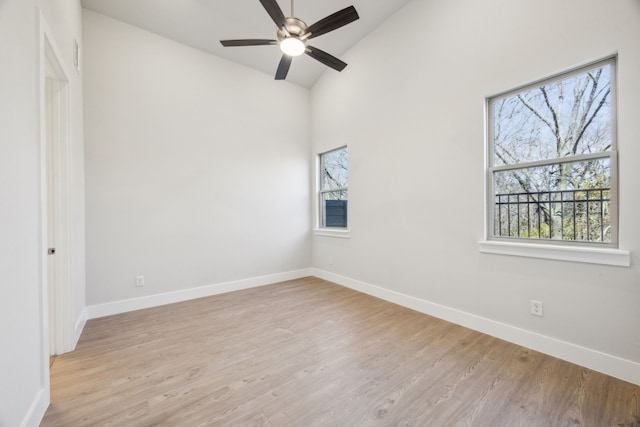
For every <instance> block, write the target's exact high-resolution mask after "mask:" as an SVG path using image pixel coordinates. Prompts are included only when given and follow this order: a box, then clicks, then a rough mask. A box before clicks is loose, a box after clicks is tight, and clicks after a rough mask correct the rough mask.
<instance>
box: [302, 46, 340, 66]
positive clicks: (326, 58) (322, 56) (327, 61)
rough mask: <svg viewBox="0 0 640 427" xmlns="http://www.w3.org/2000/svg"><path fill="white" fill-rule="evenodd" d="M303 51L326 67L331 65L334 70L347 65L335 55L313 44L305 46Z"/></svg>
mask: <svg viewBox="0 0 640 427" xmlns="http://www.w3.org/2000/svg"><path fill="white" fill-rule="evenodd" d="M305 53H306V54H307V55H309V56H310V57H312V58H313V59H315V60H316V61H320V62H322V63H323V64H324V65H326V66H327V67H331V68H333V69H334V70H336V71H342V70H344V67H346V66H347V63H346V62H343V61H341V60H339V59H338V58H336V57H335V56H333V55H330V54H328V53H327V52H325V51H324V50H320V49H318V48H316V47H313V46H307V50H306V52H305Z"/></svg>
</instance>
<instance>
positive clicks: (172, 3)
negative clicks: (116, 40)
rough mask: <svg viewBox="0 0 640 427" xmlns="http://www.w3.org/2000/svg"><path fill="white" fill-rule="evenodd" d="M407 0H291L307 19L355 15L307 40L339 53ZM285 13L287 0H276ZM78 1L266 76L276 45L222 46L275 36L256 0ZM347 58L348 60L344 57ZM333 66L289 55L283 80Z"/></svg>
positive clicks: (301, 79) (307, 77) (305, 82)
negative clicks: (345, 13) (340, 13)
mask: <svg viewBox="0 0 640 427" xmlns="http://www.w3.org/2000/svg"><path fill="white" fill-rule="evenodd" d="M409 1H410V0H296V1H295V15H296V17H298V18H299V19H302V20H303V21H305V22H306V23H307V24H308V25H311V24H313V23H314V22H316V21H318V20H320V19H322V18H324V17H325V16H328V15H330V14H332V13H334V12H337V11H338V10H341V9H344V8H345V7H347V6H350V5H353V6H355V8H356V10H357V11H358V14H359V15H360V19H359V20H357V21H355V22H352V23H351V24H348V25H346V26H344V27H342V28H339V29H337V30H335V31H333V32H330V33H327V34H324V35H322V36H319V37H318V38H316V39H313V40H312V41H311V43H310V44H311V45H313V46H315V47H317V48H319V49H322V50H324V51H326V52H328V53H330V54H332V55H334V56H336V57H338V58H340V56H341V55H342V54H343V53H344V52H346V51H347V50H348V49H349V48H351V47H352V46H353V45H354V44H356V43H357V42H358V40H360V39H361V38H363V37H364V36H366V35H367V34H368V33H369V32H371V31H372V30H373V29H375V28H376V27H377V26H378V25H380V24H381V23H382V22H383V21H384V20H385V19H386V18H387V17H389V16H390V15H392V14H393V13H394V12H395V11H397V10H398V9H400V8H401V7H402V6H404V5H405V4H406V3H408V2H409ZM278 4H279V5H280V8H281V9H282V11H283V12H284V15H285V16H290V12H291V2H290V0H278ZM82 5H83V7H85V8H86V9H90V10H93V11H96V12H99V13H102V14H104V15H108V16H111V17H112V18H115V19H118V20H120V21H124V22H126V23H128V24H131V25H135V26H137V27H140V28H142V29H145V30H147V31H151V32H153V33H156V34H159V35H161V36H163V37H167V38H169V39H172V40H175V41H177V42H180V43H183V44H185V45H188V46H191V47H194V48H196V49H200V50H203V51H205V52H209V53H212V54H214V55H217V56H220V57H223V58H227V59H229V60H231V61H234V62H237V63H239V64H243V65H246V66H248V67H251V68H254V69H256V70H258V71H262V72H264V73H267V74H269V75H271V76H274V75H275V72H276V68H277V67H278V63H279V61H280V57H281V55H282V54H281V53H280V49H278V47H277V46H250V47H227V48H225V47H222V45H220V40H225V39H249V38H257V39H275V37H276V26H275V24H274V23H273V21H272V20H271V18H270V17H269V15H268V14H267V12H266V11H265V9H264V8H263V7H262V5H261V4H260V2H259V1H258V0H82ZM347 62H348V61H347ZM325 71H326V72H329V73H335V72H336V71H334V70H332V69H330V68H328V67H326V66H324V65H322V64H321V63H319V62H317V61H316V60H314V59H312V58H311V57H309V56H307V55H302V56H300V57H297V58H295V59H294V60H293V63H292V65H291V69H290V71H289V75H288V76H287V81H289V82H292V83H295V84H298V85H300V86H304V87H308V88H310V87H312V86H313V85H314V83H315V82H316V81H317V80H318V78H319V77H320V75H321V74H322V73H323V72H325Z"/></svg>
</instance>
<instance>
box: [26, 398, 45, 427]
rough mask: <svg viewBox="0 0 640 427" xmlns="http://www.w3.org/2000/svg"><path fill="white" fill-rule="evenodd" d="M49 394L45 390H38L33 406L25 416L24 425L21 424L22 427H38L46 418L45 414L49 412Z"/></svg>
mask: <svg viewBox="0 0 640 427" xmlns="http://www.w3.org/2000/svg"><path fill="white" fill-rule="evenodd" d="M47 395H48V393H46V392H45V390H44V389H40V390H38V393H37V394H36V396H35V398H34V399H33V402H32V403H31V406H30V407H29V411H27V414H26V415H25V417H24V419H23V420H22V423H20V427H38V426H39V425H40V423H41V422H42V419H43V418H44V414H45V412H47V408H48V407H49V399H48V398H47Z"/></svg>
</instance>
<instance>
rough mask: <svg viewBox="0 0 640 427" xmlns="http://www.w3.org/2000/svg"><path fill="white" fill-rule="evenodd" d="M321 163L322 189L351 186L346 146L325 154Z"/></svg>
mask: <svg viewBox="0 0 640 427" xmlns="http://www.w3.org/2000/svg"><path fill="white" fill-rule="evenodd" d="M320 163H321V164H320V167H321V170H320V189H321V190H334V189H338V188H347V187H348V186H349V173H348V163H347V148H346V147H345V148H341V149H339V150H335V151H330V152H328V153H325V154H323V155H322V156H321V158H320Z"/></svg>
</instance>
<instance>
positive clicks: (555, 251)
mask: <svg viewBox="0 0 640 427" xmlns="http://www.w3.org/2000/svg"><path fill="white" fill-rule="evenodd" d="M478 246H479V249H480V252H482V253H486V254H499V255H512V256H520V257H528V258H543V259H553V260H559V261H572V262H585V263H589V264H604V265H615V266H619V267H629V266H631V255H630V253H629V251H622V250H619V249H605V248H591V247H589V248H587V247H577V246H573V247H568V246H555V245H545V244H537V243H536V244H527V243H514V242H497V241H486V240H485V241H482V242H478Z"/></svg>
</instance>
